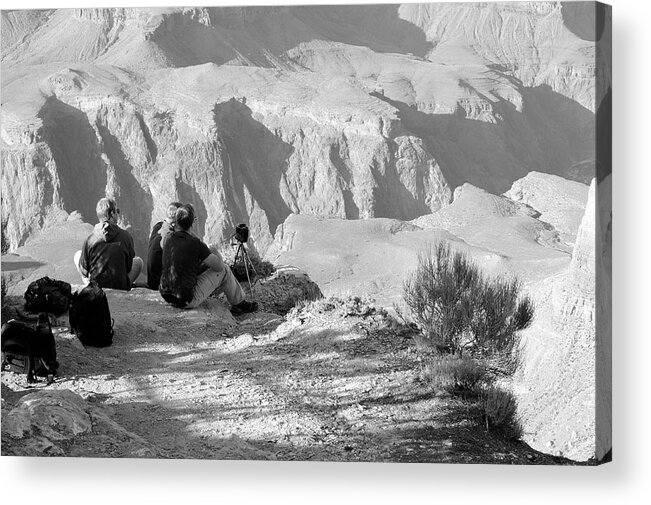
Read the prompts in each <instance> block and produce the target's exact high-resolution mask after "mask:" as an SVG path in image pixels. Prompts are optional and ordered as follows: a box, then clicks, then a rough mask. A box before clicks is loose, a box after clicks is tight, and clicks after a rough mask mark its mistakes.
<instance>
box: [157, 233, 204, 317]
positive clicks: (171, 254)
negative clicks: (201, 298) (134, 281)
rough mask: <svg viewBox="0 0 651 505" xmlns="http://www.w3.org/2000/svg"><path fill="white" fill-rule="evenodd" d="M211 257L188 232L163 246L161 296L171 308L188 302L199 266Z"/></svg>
mask: <svg viewBox="0 0 651 505" xmlns="http://www.w3.org/2000/svg"><path fill="white" fill-rule="evenodd" d="M209 255H210V250H209V249H208V246H206V244H204V243H203V242H202V241H201V240H199V239H198V238H197V237H195V236H194V235H192V234H190V233H188V232H187V231H175V232H174V233H172V234H171V235H170V236H169V237H168V238H167V240H166V241H165V245H164V246H163V272H162V275H161V279H160V293H161V296H162V297H163V298H164V299H165V300H166V301H168V302H169V303H171V304H172V305H177V306H184V305H186V304H187V303H189V302H191V301H192V299H193V296H194V287H195V285H196V283H197V277H198V276H199V274H200V273H201V271H202V263H203V260H205V259H206V258H207V257H208V256H209Z"/></svg>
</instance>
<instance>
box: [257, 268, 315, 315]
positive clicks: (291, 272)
mask: <svg viewBox="0 0 651 505" xmlns="http://www.w3.org/2000/svg"><path fill="white" fill-rule="evenodd" d="M252 295H253V297H254V299H255V300H256V301H257V302H258V304H259V306H260V309H259V310H260V311H263V312H273V313H275V314H280V315H285V314H286V313H287V312H289V311H290V310H291V309H292V307H294V306H296V305H297V304H298V303H300V302H301V301H309V300H316V299H317V298H321V297H323V293H321V289H319V286H318V285H317V283H316V282H314V281H313V280H311V279H310V277H309V276H308V275H307V273H305V272H304V271H303V270H301V269H300V268H296V267H292V266H287V265H283V266H280V267H278V268H277V269H276V271H275V272H274V274H273V275H272V276H270V277H268V278H267V279H264V280H261V281H260V282H258V283H256V284H255V285H254V286H253V293H252Z"/></svg>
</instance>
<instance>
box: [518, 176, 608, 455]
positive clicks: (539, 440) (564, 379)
mask: <svg viewBox="0 0 651 505" xmlns="http://www.w3.org/2000/svg"><path fill="white" fill-rule="evenodd" d="M600 186H601V185H600ZM600 189H601V191H606V188H605V187H601V188H600ZM596 194H597V184H596V181H594V182H593V183H592V185H591V186H590V191H589V196H588V201H587V203H586V210H585V215H584V217H583V219H582V221H581V225H580V227H579V231H578V234H577V238H576V244H575V247H574V252H573V254H572V259H571V262H570V264H569V266H568V267H567V268H566V269H564V270H562V271H561V272H560V273H559V274H558V275H555V276H553V277H549V278H547V279H545V280H544V281H542V282H539V283H538V284H537V285H536V286H535V287H534V288H533V289H532V290H531V292H532V293H533V296H534V299H535V306H536V316H535V320H534V323H533V325H532V326H531V328H529V329H527V330H525V332H524V335H523V337H524V347H523V349H524V352H523V364H524V366H523V368H522V370H521V373H520V377H519V378H520V381H519V384H520V389H519V399H520V406H521V411H520V413H521V417H522V420H523V424H524V429H525V433H528V435H526V437H525V439H526V440H527V442H529V443H530V444H531V445H532V446H533V447H536V448H539V449H540V450H543V451H545V452H552V453H555V454H563V455H565V456H567V457H570V458H572V459H577V460H587V459H590V458H594V457H597V458H602V457H603V456H604V454H605V453H606V452H607V451H608V449H609V448H610V447H611V443H612V441H611V438H610V426H608V427H606V426H604V424H605V423H608V424H609V423H610V421H609V419H610V417H609V415H608V414H607V412H610V406H608V408H607V409H606V408H605V407H600V408H598V406H597V402H598V396H597V395H598V394H600V395H601V396H603V395H604V394H605V393H606V391H603V390H602V391H600V392H598V390H597V387H601V388H604V387H607V388H610V383H609V381H604V382H603V383H601V384H600V385H599V386H597V382H596V381H595V378H596V373H595V371H596V370H598V369H610V355H609V354H608V353H606V352H604V351H605V346H606V342H607V340H608V339H609V338H610V330H609V329H608V328H606V326H608V325H609V324H610V320H608V321H604V322H603V323H602V327H601V328H599V331H598V332H596V331H595V328H596V323H597V314H598V313H599V312H600V311H601V313H602V314H603V313H604V312H605V311H604V308H603V305H605V304H608V303H609V301H607V300H604V297H607V298H608V299H609V298H610V294H609V293H601V292H600V293H597V291H596V288H597V282H596V279H597V278H598V277H597V276H599V277H600V278H602V277H603V276H604V275H607V274H608V272H607V270H606V268H605V267H604V264H603V263H604V262H607V261H610V257H609V255H603V256H602V255H601V247H600V248H599V254H596V248H595V243H599V244H600V245H601V244H604V245H605V243H606V242H609V241H610V238H608V237H607V235H606V234H605V233H604V234H602V233H601V230H600V228H598V227H596V226H595V225H596V224H597V223H598V221H599V217H598V216H599V214H598V212H599V209H598V208H597V206H596ZM597 230H599V231H597ZM604 282H605V280H602V281H601V282H600V284H601V285H602V286H603V283H604ZM606 330H608V331H606ZM608 397H609V396H608ZM600 401H602V400H600ZM597 423H602V426H600V429H598V427H597Z"/></svg>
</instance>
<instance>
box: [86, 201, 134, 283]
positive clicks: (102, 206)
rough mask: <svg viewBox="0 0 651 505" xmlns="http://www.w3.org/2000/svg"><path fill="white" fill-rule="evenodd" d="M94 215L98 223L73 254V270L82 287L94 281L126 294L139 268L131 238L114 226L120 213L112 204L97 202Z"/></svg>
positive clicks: (112, 202)
mask: <svg viewBox="0 0 651 505" xmlns="http://www.w3.org/2000/svg"><path fill="white" fill-rule="evenodd" d="M95 211H96V212H97V219H99V223H97V224H96V225H95V229H94V230H93V233H92V234H91V235H89V236H88V238H87V239H86V240H85V241H84V245H83V246H82V248H81V251H77V252H76V253H75V257H74V262H75V266H76V267H77V270H78V271H79V273H80V274H81V279H82V281H83V282H84V284H88V282H89V281H90V280H94V281H97V283H98V284H99V285H100V286H101V287H103V288H112V289H124V290H129V289H131V284H133V282H134V281H135V280H136V279H137V278H138V275H140V272H141V271H142V266H143V263H142V260H141V259H140V258H139V257H137V256H136V253H135V250H134V248H133V238H132V237H131V235H130V234H129V232H128V231H126V230H123V229H122V228H120V227H119V226H118V225H117V218H118V214H119V213H120V209H118V208H117V207H116V205H115V201H114V200H111V199H110V198H102V199H100V201H99V202H97V207H96V209H95Z"/></svg>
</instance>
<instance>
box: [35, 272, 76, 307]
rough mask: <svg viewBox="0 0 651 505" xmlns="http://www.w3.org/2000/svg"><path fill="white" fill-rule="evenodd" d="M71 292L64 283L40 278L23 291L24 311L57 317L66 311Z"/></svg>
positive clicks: (68, 285)
mask: <svg viewBox="0 0 651 505" xmlns="http://www.w3.org/2000/svg"><path fill="white" fill-rule="evenodd" d="M71 295H72V290H71V287H70V284H68V283H67V282H65V281H58V280H56V279H50V278H49V277H41V278H40V279H39V280H37V281H34V282H32V283H30V285H29V286H27V291H25V310H27V311H29V312H51V313H52V314H55V315H57V316H60V315H61V314H63V313H64V312H65V311H66V310H68V306H69V305H70V297H71Z"/></svg>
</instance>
